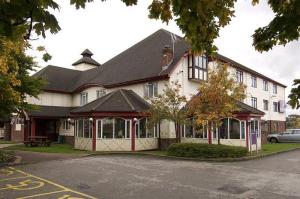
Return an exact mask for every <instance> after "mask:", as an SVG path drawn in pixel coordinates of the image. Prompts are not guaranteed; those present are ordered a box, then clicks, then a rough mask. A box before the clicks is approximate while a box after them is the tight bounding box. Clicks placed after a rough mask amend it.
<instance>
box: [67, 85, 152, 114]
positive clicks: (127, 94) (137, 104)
mask: <svg viewBox="0 0 300 199" xmlns="http://www.w3.org/2000/svg"><path fill="white" fill-rule="evenodd" d="M149 107H150V104H149V103H148V102H146V101H145V100H144V99H143V98H141V97H140V96H139V95H137V94H136V93H135V92H133V91H132V90H125V89H119V90H116V91H113V92H111V93H109V94H106V95H105V96H103V97H100V98H98V99H96V100H94V101H92V102H90V103H88V104H86V105H84V106H82V107H79V108H76V109H74V110H73V111H71V113H88V112H145V111H147V110H148V109H149Z"/></svg>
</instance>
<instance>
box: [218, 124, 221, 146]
mask: <svg viewBox="0 0 300 199" xmlns="http://www.w3.org/2000/svg"><path fill="white" fill-rule="evenodd" d="M218 144H219V145H220V144H221V140H220V128H219V129H218Z"/></svg>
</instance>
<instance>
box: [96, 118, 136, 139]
mask: <svg viewBox="0 0 300 199" xmlns="http://www.w3.org/2000/svg"><path fill="white" fill-rule="evenodd" d="M96 124H97V126H96V131H97V138H98V139H119V138H121V139H129V138H130V137H131V121H130V120H127V119H123V118H103V119H99V120H97V122H96Z"/></svg>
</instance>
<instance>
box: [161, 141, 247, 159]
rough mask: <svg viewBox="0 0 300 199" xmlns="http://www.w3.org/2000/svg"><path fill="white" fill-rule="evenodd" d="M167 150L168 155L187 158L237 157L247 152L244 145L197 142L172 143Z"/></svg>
mask: <svg viewBox="0 0 300 199" xmlns="http://www.w3.org/2000/svg"><path fill="white" fill-rule="evenodd" d="M167 151H168V155H170V156H176V157H188V158H239V157H244V156H246V155H247V154H248V151H247V148H245V147H237V146H226V145H215V144H198V143H176V144H172V145H170V146H169V147H168V150H167Z"/></svg>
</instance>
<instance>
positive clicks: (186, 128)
mask: <svg viewBox="0 0 300 199" xmlns="http://www.w3.org/2000/svg"><path fill="white" fill-rule="evenodd" d="M184 133H185V136H183V137H186V138H192V137H194V136H193V126H192V125H191V124H185V125H184Z"/></svg>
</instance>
